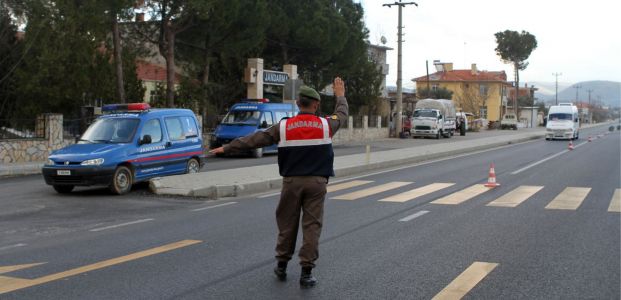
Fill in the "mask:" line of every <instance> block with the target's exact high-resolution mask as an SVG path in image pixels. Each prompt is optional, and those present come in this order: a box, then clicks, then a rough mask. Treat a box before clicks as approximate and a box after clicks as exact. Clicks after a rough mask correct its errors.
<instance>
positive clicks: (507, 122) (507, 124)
mask: <svg viewBox="0 0 621 300" xmlns="http://www.w3.org/2000/svg"><path fill="white" fill-rule="evenodd" d="M500 129H513V130H517V129H518V127H517V118H516V117H515V114H512V113H508V114H505V115H504V116H503V117H502V120H500Z"/></svg>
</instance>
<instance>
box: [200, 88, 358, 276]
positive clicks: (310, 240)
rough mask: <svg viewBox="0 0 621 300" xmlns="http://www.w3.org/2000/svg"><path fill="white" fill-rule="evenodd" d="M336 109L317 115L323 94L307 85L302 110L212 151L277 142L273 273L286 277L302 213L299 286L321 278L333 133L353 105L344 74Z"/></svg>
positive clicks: (299, 102)
mask: <svg viewBox="0 0 621 300" xmlns="http://www.w3.org/2000/svg"><path fill="white" fill-rule="evenodd" d="M334 95H335V96H336V107H335V110H334V113H333V114H332V115H331V116H329V117H325V118H324V117H318V116H316V115H315V114H316V112H317V109H318V108H319V103H320V101H321V97H320V96H319V93H317V91H315V90H314V89H312V88H310V87H307V86H302V87H300V91H299V96H300V97H299V100H297V101H296V104H297V105H298V107H299V108H300V113H299V114H298V115H297V116H295V117H292V118H288V119H283V120H281V121H280V122H279V124H276V125H274V126H272V127H270V128H268V129H266V130H265V131H259V132H256V133H254V134H251V135H248V136H245V137H242V138H238V139H235V140H233V141H232V142H231V143H230V144H228V145H224V146H223V147H220V148H216V149H213V150H211V151H210V153H212V154H220V153H227V152H237V151H241V150H250V149H254V148H261V147H265V146H269V145H273V144H276V143H278V167H279V171H280V175H281V176H283V184H282V191H281V193H280V202H279V203H278V208H277V209H276V223H277V225H278V241H277V243H276V260H277V261H278V263H277V265H276V268H275V269H274V273H275V274H276V276H277V277H278V279H280V280H286V278H287V263H288V262H289V260H290V259H291V257H292V255H293V253H294V252H295V243H296V239H297V234H298V227H299V224H300V215H301V216H302V233H303V241H302V247H301V248H300V251H299V257H300V265H301V266H302V273H301V276H300V285H301V286H302V287H311V286H314V285H315V284H316V283H317V279H316V278H315V277H314V276H313V275H312V273H311V271H312V269H313V268H314V267H315V261H316V260H317V258H318V257H319V250H318V246H319V236H320V235H321V227H322V224H323V203H324V197H325V195H326V185H327V183H328V177H330V176H334V169H333V163H334V152H333V151H332V136H333V135H334V134H335V133H336V131H337V130H338V129H339V128H340V127H341V124H342V122H347V116H348V105H347V100H346V99H345V86H344V83H343V81H342V80H341V78H338V77H337V78H335V79H334Z"/></svg>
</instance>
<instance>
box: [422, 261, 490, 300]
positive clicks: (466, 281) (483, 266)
mask: <svg viewBox="0 0 621 300" xmlns="http://www.w3.org/2000/svg"><path fill="white" fill-rule="evenodd" d="M497 266H498V264H497V263H488V262H478V261H475V262H474V263H472V264H471V265H470V266H469V267H468V268H467V269H466V270H464V271H463V272H462V273H461V274H459V276H457V277H456V278H455V279H454V280H453V281H451V283H449V284H448V285H447V286H446V287H445V288H444V289H443V290H442V291H440V292H439V293H438V294H437V295H435V296H434V297H433V298H432V299H433V300H440V299H442V300H443V299H447V300H448V299H451V300H454V299H461V298H463V297H464V296H465V295H466V294H468V292H470V290H472V288H474V287H475V286H476V285H477V284H478V283H479V282H480V281H481V280H483V278H485V277H486V276H487V274H489V273H490V272H492V271H493V270H494V269H495V268H496V267H497Z"/></svg>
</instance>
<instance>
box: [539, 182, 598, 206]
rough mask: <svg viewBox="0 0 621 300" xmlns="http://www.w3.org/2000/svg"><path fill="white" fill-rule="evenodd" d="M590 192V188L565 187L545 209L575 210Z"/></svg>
mask: <svg viewBox="0 0 621 300" xmlns="http://www.w3.org/2000/svg"><path fill="white" fill-rule="evenodd" d="M590 191H591V188H579V187H567V188H565V189H564V190H563V191H562V192H561V193H560V194H558V195H557V196H556V198H554V200H552V201H551V202H550V203H548V205H546V207H545V208H546V209H565V210H576V209H577V208H578V207H579V206H580V204H582V201H584V199H585V198H586V196H587V194H589V192H590Z"/></svg>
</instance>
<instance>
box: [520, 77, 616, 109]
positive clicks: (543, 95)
mask: <svg viewBox="0 0 621 300" xmlns="http://www.w3.org/2000/svg"><path fill="white" fill-rule="evenodd" d="M528 85H534V86H535V87H536V88H538V89H539V90H538V91H537V92H535V97H536V98H538V99H540V100H543V101H545V102H546V103H550V104H553V103H555V86H554V85H555V83H554V82H529V83H528ZM576 85H579V86H582V88H580V89H579V90H578V100H579V101H580V102H588V101H589V94H588V92H587V91H588V90H593V92H591V103H595V102H596V101H601V102H602V105H604V106H611V107H621V82H616V81H583V82H578V83H575V84H569V83H560V82H559V83H558V101H559V102H575V101H576V89H575V88H574V86H576Z"/></svg>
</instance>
